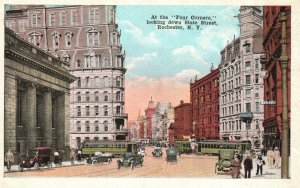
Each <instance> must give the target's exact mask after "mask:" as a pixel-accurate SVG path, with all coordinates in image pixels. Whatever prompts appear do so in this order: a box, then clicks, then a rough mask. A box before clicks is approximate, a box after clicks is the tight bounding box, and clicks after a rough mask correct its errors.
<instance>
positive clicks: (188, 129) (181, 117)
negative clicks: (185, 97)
mask: <svg viewBox="0 0 300 188" xmlns="http://www.w3.org/2000/svg"><path fill="white" fill-rule="evenodd" d="M190 111H191V106H190V103H184V101H180V104H179V105H178V106H176V107H174V114H175V122H174V125H173V130H174V131H173V138H172V139H170V140H176V139H178V140H182V139H184V138H191V137H192V134H193V132H192V131H193V130H192V124H191V123H190V119H191V116H190ZM171 144H173V142H171Z"/></svg>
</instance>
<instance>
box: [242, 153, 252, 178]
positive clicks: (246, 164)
mask: <svg viewBox="0 0 300 188" xmlns="http://www.w3.org/2000/svg"><path fill="white" fill-rule="evenodd" d="M245 154H246V158H245V160H244V169H245V178H251V170H252V169H253V164H252V158H251V156H250V153H249V152H248V151H247V152H245Z"/></svg>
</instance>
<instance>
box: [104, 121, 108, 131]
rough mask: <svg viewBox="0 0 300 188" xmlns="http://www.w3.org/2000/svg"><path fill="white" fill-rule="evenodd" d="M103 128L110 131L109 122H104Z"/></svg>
mask: <svg viewBox="0 0 300 188" xmlns="http://www.w3.org/2000/svg"><path fill="white" fill-rule="evenodd" d="M103 127H104V131H108V122H107V121H104V122H103Z"/></svg>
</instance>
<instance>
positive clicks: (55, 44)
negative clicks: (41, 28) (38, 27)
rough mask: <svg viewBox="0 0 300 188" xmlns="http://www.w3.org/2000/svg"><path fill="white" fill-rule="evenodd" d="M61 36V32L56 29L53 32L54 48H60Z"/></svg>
mask: <svg viewBox="0 0 300 188" xmlns="http://www.w3.org/2000/svg"><path fill="white" fill-rule="evenodd" d="M59 37H60V34H59V33H58V32H57V31H55V32H54V33H53V34H52V44H53V48H58V46H59Z"/></svg>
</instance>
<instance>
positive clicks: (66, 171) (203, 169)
mask: <svg viewBox="0 0 300 188" xmlns="http://www.w3.org/2000/svg"><path fill="white" fill-rule="evenodd" d="M152 151H153V147H146V156H145V157H144V163H143V166H140V165H138V166H137V167H135V168H134V169H133V170H131V168H129V167H121V169H119V170H118V169H117V162H116V160H117V159H118V158H115V159H113V161H112V163H110V164H109V163H103V164H99V165H96V166H92V165H84V163H76V165H75V166H70V162H64V163H63V166H62V167H55V168H51V169H47V168H42V169H40V170H37V171H34V170H26V169H24V171H23V172H17V171H16V170H17V166H16V165H15V166H14V167H13V172H10V173H5V174H4V176H5V177H19V176H20V177H22V176H31V177H35V176H39V177H125V178H126V177H141V178H143V177H155V178H157V177H182V178H185V177H193V178H196V177H197V178H213V179H219V178H221V179H228V178H231V176H230V175H229V174H223V175H216V174H215V164H216V162H217V157H215V156H198V155H181V156H180V157H178V158H177V159H178V160H177V163H176V162H169V163H167V162H166V160H165V158H166V155H165V154H166V152H165V148H163V156H162V157H161V158H155V157H152V154H151V152H152ZM255 170H256V165H254V169H253V171H252V178H260V179H261V178H262V179H273V178H280V169H269V168H267V165H265V166H264V173H263V176H255ZM243 171H244V170H243V169H242V170H241V173H242V177H241V178H243Z"/></svg>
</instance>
